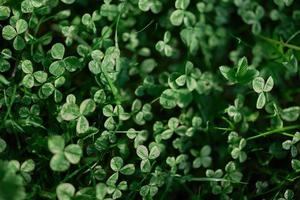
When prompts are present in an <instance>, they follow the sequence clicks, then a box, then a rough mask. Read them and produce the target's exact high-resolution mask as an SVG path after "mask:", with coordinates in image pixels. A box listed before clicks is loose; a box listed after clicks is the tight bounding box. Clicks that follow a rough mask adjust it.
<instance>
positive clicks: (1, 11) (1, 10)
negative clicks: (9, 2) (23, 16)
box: [0, 6, 10, 20]
mask: <svg viewBox="0 0 300 200" xmlns="http://www.w3.org/2000/svg"><path fill="white" fill-rule="evenodd" d="M9 16H10V8H9V7H7V6H0V20H5V19H7V18H8V17H9Z"/></svg>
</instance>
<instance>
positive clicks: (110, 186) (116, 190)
mask: <svg viewBox="0 0 300 200" xmlns="http://www.w3.org/2000/svg"><path fill="white" fill-rule="evenodd" d="M118 177H119V175H118V173H113V174H112V175H111V176H110V177H109V178H108V179H107V181H106V184H107V193H108V194H112V198H113V199H117V198H120V197H121V196H122V191H121V190H127V187H128V186H127V182H126V181H121V182H120V183H119V184H118V185H117V181H118Z"/></svg>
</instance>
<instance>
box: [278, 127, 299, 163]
mask: <svg viewBox="0 0 300 200" xmlns="http://www.w3.org/2000/svg"><path fill="white" fill-rule="evenodd" d="M299 141H300V133H299V132H297V133H295V135H294V136H293V139H292V140H286V141H284V142H283V143H282V148H283V149H285V150H290V152H291V155H292V157H293V158H295V157H296V156H297V155H298V149H297V146H296V145H297V144H298V142H299Z"/></svg>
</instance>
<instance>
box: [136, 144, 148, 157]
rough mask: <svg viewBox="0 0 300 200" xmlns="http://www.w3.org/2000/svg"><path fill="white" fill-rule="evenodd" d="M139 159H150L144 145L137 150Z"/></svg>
mask: <svg viewBox="0 0 300 200" xmlns="http://www.w3.org/2000/svg"><path fill="white" fill-rule="evenodd" d="M136 153H137V155H138V157H140V158H141V159H148V149H147V147H145V146H144V145H140V146H138V147H137V149H136Z"/></svg>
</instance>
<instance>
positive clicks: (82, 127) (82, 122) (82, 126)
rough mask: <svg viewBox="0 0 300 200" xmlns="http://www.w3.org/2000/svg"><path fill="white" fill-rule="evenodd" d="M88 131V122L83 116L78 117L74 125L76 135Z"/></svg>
mask: <svg viewBox="0 0 300 200" xmlns="http://www.w3.org/2000/svg"><path fill="white" fill-rule="evenodd" d="M88 129H89V121H88V120H87V119H86V118H85V117H84V116H80V117H79V118H78V121H77V124H76V131H77V133H79V134H82V133H85V132H87V131H88Z"/></svg>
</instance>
